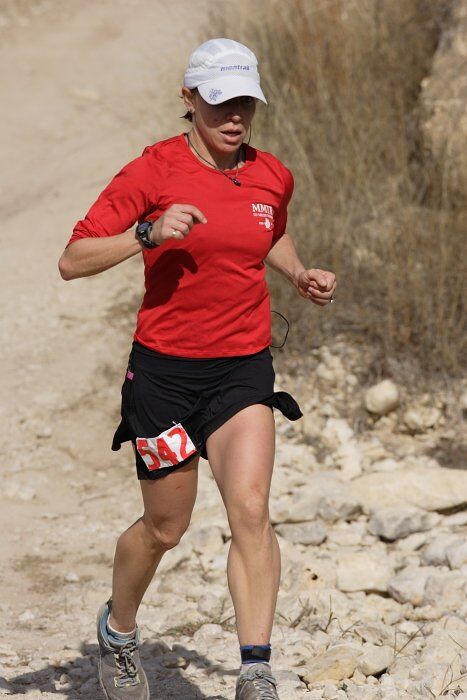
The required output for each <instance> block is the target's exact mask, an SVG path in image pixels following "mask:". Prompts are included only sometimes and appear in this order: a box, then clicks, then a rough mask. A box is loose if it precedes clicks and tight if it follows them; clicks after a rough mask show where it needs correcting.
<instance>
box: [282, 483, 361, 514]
mask: <svg viewBox="0 0 467 700" xmlns="http://www.w3.org/2000/svg"><path fill="white" fill-rule="evenodd" d="M337 474H338V472H332V471H322V472H315V473H312V474H310V475H309V477H308V479H307V481H306V486H304V487H302V488H301V489H300V490H299V491H296V492H294V493H293V494H292V495H291V496H288V497H281V498H279V499H277V500H276V501H272V503H271V519H272V522H273V524H279V523H298V522H304V521H309V520H315V519H316V515H318V514H319V515H320V516H321V517H322V518H323V519H324V520H330V521H335V520H339V519H340V518H343V519H345V520H350V519H353V518H355V517H357V516H358V515H359V514H360V513H361V506H360V503H359V500H358V497H357V496H356V495H355V494H354V492H353V489H351V486H350V484H349V483H348V482H345V481H343V480H342V479H341V478H340V476H337Z"/></svg>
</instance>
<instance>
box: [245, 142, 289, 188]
mask: <svg viewBox="0 0 467 700" xmlns="http://www.w3.org/2000/svg"><path fill="white" fill-rule="evenodd" d="M249 148H251V149H252V151H253V152H254V154H255V156H254V157H255V160H256V161H257V163H258V164H261V165H262V166H263V167H264V168H265V169H266V170H267V171H269V172H270V174H271V176H273V177H275V178H278V179H280V181H281V182H282V184H283V187H284V193H286V192H287V193H289V192H290V194H291V193H292V191H293V188H294V177H293V173H292V171H291V170H290V169H289V168H288V167H287V166H286V165H285V164H284V163H283V162H282V161H281V160H280V159H279V158H278V157H277V156H275V155H273V154H272V153H269V151H261V150H260V149H259V148H253V147H252V146H249Z"/></svg>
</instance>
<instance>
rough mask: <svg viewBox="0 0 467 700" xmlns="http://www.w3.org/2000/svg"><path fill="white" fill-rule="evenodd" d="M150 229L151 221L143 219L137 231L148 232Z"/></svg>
mask: <svg viewBox="0 0 467 700" xmlns="http://www.w3.org/2000/svg"><path fill="white" fill-rule="evenodd" d="M151 229H152V223H151V222H150V221H143V223H142V224H140V225H139V226H138V232H139V233H146V234H147V233H148V232H149V231H151Z"/></svg>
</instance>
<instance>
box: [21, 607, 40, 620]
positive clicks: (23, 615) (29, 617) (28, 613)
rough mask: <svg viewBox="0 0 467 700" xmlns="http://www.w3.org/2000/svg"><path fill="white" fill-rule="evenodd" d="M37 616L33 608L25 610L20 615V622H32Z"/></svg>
mask: <svg viewBox="0 0 467 700" xmlns="http://www.w3.org/2000/svg"><path fill="white" fill-rule="evenodd" d="M35 619H36V616H35V615H34V613H33V612H32V610H29V609H28V610H25V611H24V612H23V613H21V615H20V616H19V617H18V620H19V621H20V622H30V621H31V620H35Z"/></svg>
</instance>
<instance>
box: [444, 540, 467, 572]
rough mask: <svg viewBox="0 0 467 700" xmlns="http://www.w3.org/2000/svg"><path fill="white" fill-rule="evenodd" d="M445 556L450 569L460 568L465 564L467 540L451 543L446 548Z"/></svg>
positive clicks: (466, 561) (466, 562)
mask: <svg viewBox="0 0 467 700" xmlns="http://www.w3.org/2000/svg"><path fill="white" fill-rule="evenodd" d="M446 558H447V560H448V564H449V566H450V567H451V569H460V568H461V567H462V566H463V565H464V564H467V542H466V541H465V540H464V541H462V542H460V543H455V544H451V545H450V546H449V547H448V548H447V550H446Z"/></svg>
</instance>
